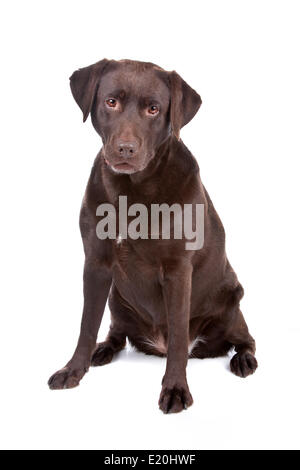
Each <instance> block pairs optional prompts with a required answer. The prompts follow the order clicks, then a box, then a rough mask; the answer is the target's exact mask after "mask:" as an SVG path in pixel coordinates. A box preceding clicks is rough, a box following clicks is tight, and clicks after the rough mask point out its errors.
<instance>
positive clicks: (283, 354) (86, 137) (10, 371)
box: [0, 0, 300, 449]
mask: <svg viewBox="0 0 300 470" xmlns="http://www.w3.org/2000/svg"><path fill="white" fill-rule="evenodd" d="M299 13H300V10H299V2H297V1H295V2H293V1H281V2H278V1H261V0H260V1H253V0H252V1H251V2H246V1H230V0H227V1H226V2H224V1H220V2H217V1H212V0H210V1H206V2H201V1H199V0H197V1H196V0H193V1H192V0H187V1H185V2H182V1H181V2H179V1H177V0H163V1H161V0H160V1H157V0H152V1H151V2H146V1H145V0H144V1H130V0H125V1H110V2H107V1H88V0H85V1H74V0H72V1H51V2H50V1H48V2H40V1H29V0H28V1H26V2H22V1H10V2H5V3H4V2H2V3H1V12H0V17H1V20H0V21H1V24H0V32H1V33H0V34H1V38H0V39H1V87H0V94H1V95H0V102H1V111H2V112H1V140H0V145H1V170H0V174H1V182H0V190H1V204H2V208H1V218H0V224H1V246H0V249H1V258H0V261H1V275H2V279H1V292H2V294H1V299H2V300H1V333H0V335H1V337H0V348H1V351H0V354H1V356H0V357H1V378H0V380H1V402H0V407H1V410H0V426H1V438H0V444H1V447H2V448H7V449H76V448H78V449H155V448H157V449H163V448H165V449H166V448H169V449H193V448H194V449H248V448H249V449H265V448H268V449H278V448H285V449H287V448H299V418H300V416H299V414H300V413H299V374H300V370H299V333H300V319H299V261H300V260H299V206H298V203H299V157H300V152H299V150H300V136H299V124H300V122H299V121H300V119H299V118H300V68H299V45H300V32H299V31H300V29H299V21H300V17H299ZM103 57H107V58H114V59H121V58H131V59H138V60H145V61H152V62H155V63H157V64H158V65H160V66H162V67H164V68H165V69H167V70H173V69H176V70H177V72H178V73H179V74H181V75H182V76H183V78H184V79H185V80H186V81H187V82H188V83H189V84H190V85H191V86H192V87H193V88H195V89H196V90H197V91H198V92H199V93H200V95H201V96H202V99H203V105H202V107H201V109H200V111H199V114H198V115H197V116H196V118H195V119H194V120H193V121H192V122H191V123H190V124H189V125H188V126H187V128H186V129H184V130H183V131H182V138H183V140H184V142H185V144H186V145H187V146H188V147H189V149H190V150H191V151H192V152H193V154H194V155H195V156H196V157H197V159H198V161H199V164H200V169H201V176H202V179H203V182H204V184H205V186H206V187H207V189H208V191H209V193H210V195H211V197H212V199H213V202H214V204H215V207H216V209H217V210H218V212H219V214H220V216H221V219H222V221H223V223H224V225H225V229H226V233H227V252H228V256H229V259H230V262H231V263H232V265H233V267H234V268H235V270H236V272H237V274H238V276H239V279H240V281H241V282H242V284H243V285H244V288H245V297H244V300H243V301H242V310H243V312H244V314H245V317H246V320H247V322H248V325H249V328H250V331H251V333H252V334H253V336H254V337H255V339H256V341H257V358H258V361H259V369H258V370H257V372H256V374H255V375H254V376H252V377H249V378H247V379H245V380H243V379H240V378H237V377H235V376H234V375H233V374H231V373H230V372H229V369H228V365H229V358H222V359H214V360H204V361H200V360H191V361H189V365H188V379H189V385H190V389H191V392H192V394H193V397H194V405H193V406H192V407H191V408H190V409H189V410H188V411H185V412H183V413H181V414H179V415H170V416H165V415H163V414H162V413H161V412H160V411H159V409H158V406H157V401H158V396H159V392H160V383H161V378H162V375H163V372H164V367H165V361H164V360H162V359H158V358H151V357H146V356H144V355H142V354H139V353H136V352H133V351H130V350H127V351H125V352H122V353H121V354H120V356H119V357H118V359H117V360H116V361H114V362H113V363H112V364H110V365H107V366H105V367H103V368H96V369H91V370H90V372H89V373H88V374H87V375H86V377H85V378H84V379H83V381H82V383H81V385H80V387H78V388H76V389H74V390H65V391H50V390H48V387H47V380H48V377H49V376H50V374H52V373H53V372H54V371H55V370H57V369H59V368H60V367H62V366H64V365H65V363H66V362H67V360H69V358H70V356H71V354H72V353H73V350H74V347H75V344H76V341H77V335H78V331H79V324H80V319H81V310H82V302H83V298H82V267H83V251H82V245H81V239H80V234H79V229H78V214H79V208H80V204H81V199H82V196H83V193H84V189H85V185H86V182H87V179H88V176H89V172H90V168H91V166H92V162H93V159H94V157H95V156H96V154H97V152H98V150H99V148H100V145H101V143H100V139H99V137H98V136H97V135H96V133H95V131H94V130H93V128H92V126H91V123H90V121H88V122H87V123H86V124H85V125H83V124H82V115H81V112H80V110H79V108H78V107H77V105H76V103H75V101H74V100H73V98H72V96H71V93H70V90H69V81H68V77H69V76H70V75H71V73H72V72H73V71H74V70H75V69H77V68H79V67H83V66H86V65H89V64H91V63H93V62H96V61H97V60H100V59H102V58H103ZM108 325H109V312H108V311H106V312H105V318H104V321H103V324H102V326H101V331H100V337H103V336H105V334H106V332H107V328H108Z"/></svg>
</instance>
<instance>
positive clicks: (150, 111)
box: [147, 105, 159, 114]
mask: <svg viewBox="0 0 300 470" xmlns="http://www.w3.org/2000/svg"><path fill="white" fill-rule="evenodd" d="M147 111H148V114H157V113H158V112H159V109H158V106H155V105H152V106H149V108H148V110H147Z"/></svg>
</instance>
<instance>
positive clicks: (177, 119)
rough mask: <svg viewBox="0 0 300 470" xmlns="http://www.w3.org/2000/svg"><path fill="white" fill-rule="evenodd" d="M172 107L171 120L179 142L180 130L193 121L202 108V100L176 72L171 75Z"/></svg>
mask: <svg viewBox="0 0 300 470" xmlns="http://www.w3.org/2000/svg"><path fill="white" fill-rule="evenodd" d="M169 81H170V90H171V105H170V119H171V127H172V131H173V134H174V135H175V136H176V137H177V139H178V140H179V135H180V129H181V128H182V127H183V126H185V125H186V124H187V123H188V122H190V121H191V119H193V117H194V116H195V114H196V113H197V111H198V109H199V108H200V106H201V103H202V101H201V98H200V96H199V95H198V93H197V92H196V91H195V90H193V88H191V87H190V86H189V85H188V84H187V83H186V82H185V81H184V80H183V79H182V78H181V77H180V75H178V73H176V72H170V74H169Z"/></svg>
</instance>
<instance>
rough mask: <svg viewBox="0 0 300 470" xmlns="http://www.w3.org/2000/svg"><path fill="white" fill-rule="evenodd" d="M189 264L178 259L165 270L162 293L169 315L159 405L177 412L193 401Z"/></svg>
mask: <svg viewBox="0 0 300 470" xmlns="http://www.w3.org/2000/svg"><path fill="white" fill-rule="evenodd" d="M191 281H192V267H191V265H190V264H189V263H180V264H179V265H178V264H177V265H176V266H173V267H172V269H171V270H170V269H169V270H168V269H167V270H166V272H165V273H164V279H163V297H164V303H165V308H166V312H167V318H168V352H167V367H166V372H165V375H164V378H163V382H162V391H161V394H160V398H159V407H160V409H161V410H162V411H163V412H164V413H176V412H179V411H181V410H183V409H184V408H187V407H188V406H190V405H191V404H192V403H193V398H192V395H191V394H190V391H189V387H188V384H187V380H186V365H187V360H188V344H189V317H190V301H191Z"/></svg>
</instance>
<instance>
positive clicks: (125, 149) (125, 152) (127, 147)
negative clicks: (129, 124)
mask: <svg viewBox="0 0 300 470" xmlns="http://www.w3.org/2000/svg"><path fill="white" fill-rule="evenodd" d="M136 151H137V143H136V142H123V141H121V142H118V152H119V155H120V157H125V158H128V157H134V155H135V153H136Z"/></svg>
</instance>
